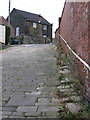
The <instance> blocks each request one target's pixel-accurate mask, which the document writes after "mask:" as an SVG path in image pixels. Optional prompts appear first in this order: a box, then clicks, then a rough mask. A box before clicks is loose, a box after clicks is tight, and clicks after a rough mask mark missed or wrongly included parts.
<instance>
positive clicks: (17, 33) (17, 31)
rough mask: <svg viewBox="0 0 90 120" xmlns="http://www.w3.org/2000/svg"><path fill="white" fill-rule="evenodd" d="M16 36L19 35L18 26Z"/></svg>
mask: <svg viewBox="0 0 90 120" xmlns="http://www.w3.org/2000/svg"><path fill="white" fill-rule="evenodd" d="M16 36H19V27H16Z"/></svg>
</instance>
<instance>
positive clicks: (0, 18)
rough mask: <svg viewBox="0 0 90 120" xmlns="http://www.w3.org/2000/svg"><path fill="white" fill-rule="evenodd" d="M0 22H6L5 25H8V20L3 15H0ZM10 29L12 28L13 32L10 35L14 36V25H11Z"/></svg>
mask: <svg viewBox="0 0 90 120" xmlns="http://www.w3.org/2000/svg"><path fill="white" fill-rule="evenodd" d="M0 23H2V24H5V25H8V22H7V21H6V20H5V19H4V17H3V16H1V17H0ZM10 29H11V34H10V36H11V37H14V36H15V35H14V33H15V30H14V28H13V27H12V26H10Z"/></svg>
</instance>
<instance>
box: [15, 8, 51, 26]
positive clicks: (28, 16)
mask: <svg viewBox="0 0 90 120" xmlns="http://www.w3.org/2000/svg"><path fill="white" fill-rule="evenodd" d="M14 9H15V10H16V11H17V12H18V13H19V14H20V15H21V16H22V17H23V18H24V19H27V20H30V21H34V20H35V22H38V21H39V17H41V18H42V22H41V24H46V25H50V23H49V22H48V21H47V20H46V19H45V18H44V17H42V15H40V14H35V13H31V12H27V11H23V10H19V9H16V8H14Z"/></svg>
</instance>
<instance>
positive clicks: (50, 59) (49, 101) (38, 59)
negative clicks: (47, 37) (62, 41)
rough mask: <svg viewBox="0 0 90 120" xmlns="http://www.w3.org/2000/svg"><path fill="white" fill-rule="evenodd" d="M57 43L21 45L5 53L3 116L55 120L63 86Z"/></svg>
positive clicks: (3, 60)
mask: <svg viewBox="0 0 90 120" xmlns="http://www.w3.org/2000/svg"><path fill="white" fill-rule="evenodd" d="M54 48H55V46H54V45H53V44H45V45H44V44H42V45H41V44H40V45H21V46H14V47H10V48H8V49H6V50H3V51H2V117H3V118H55V117H56V116H57V115H58V112H57V111H58V110H59V108H60V106H59V102H58V100H57V99H55V98H54V92H55V91H56V88H57V86H58V85H59V81H58V80H57V78H58V72H57V66H56V58H55V49H54Z"/></svg>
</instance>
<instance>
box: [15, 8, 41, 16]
mask: <svg viewBox="0 0 90 120" xmlns="http://www.w3.org/2000/svg"><path fill="white" fill-rule="evenodd" d="M15 9H16V8H15ZM16 10H17V11H21V12H25V13H29V14H33V15H37V16H39V15H41V14H36V13H32V12H28V11H24V10H19V9H16ZM41 17H42V15H41Z"/></svg>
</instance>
